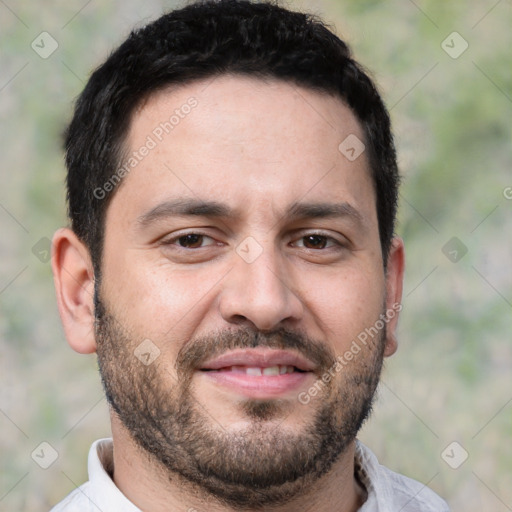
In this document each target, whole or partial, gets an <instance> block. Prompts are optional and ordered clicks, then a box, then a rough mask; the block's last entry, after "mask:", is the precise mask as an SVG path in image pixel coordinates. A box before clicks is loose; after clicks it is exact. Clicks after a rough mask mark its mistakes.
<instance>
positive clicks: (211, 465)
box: [95, 296, 385, 510]
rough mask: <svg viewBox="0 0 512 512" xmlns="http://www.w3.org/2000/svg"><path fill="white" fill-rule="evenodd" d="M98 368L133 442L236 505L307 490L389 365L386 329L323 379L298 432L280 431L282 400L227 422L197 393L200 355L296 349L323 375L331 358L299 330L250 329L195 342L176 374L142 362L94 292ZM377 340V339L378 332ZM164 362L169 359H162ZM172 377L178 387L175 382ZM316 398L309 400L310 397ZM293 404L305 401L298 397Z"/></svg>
mask: <svg viewBox="0 0 512 512" xmlns="http://www.w3.org/2000/svg"><path fill="white" fill-rule="evenodd" d="M95 315H96V323H95V335H96V341H97V354H98V365H99V370H100V374H101V379H102V383H103V387H104V390H105V393H106V398H107V401H108V403H109V405H110V407H111V408H112V409H113V411H114V412H115V414H117V416H118V417H119V419H120V420H121V422H122V424H123V425H124V427H125V428H126V430H127V431H128V432H129V434H130V435H131V437H132V438H133V440H134V441H135V443H136V444H137V445H138V446H139V447H140V448H141V449H142V451H143V452H145V453H147V454H148V455H149V457H150V458H151V460H152V461H153V462H156V466H157V468H158V469H159V470H160V471H163V472H164V474H166V475H167V477H169V478H170V479H175V477H176V476H178V478H179V479H180V480H182V481H184V482H186V483H187V484H191V485H192V487H194V488H195V491H196V492H197V493H200V494H201V493H202V494H203V495H204V497H205V498H210V499H211V497H214V498H216V499H217V500H218V501H219V502H221V503H223V504H225V505H227V506H230V507H233V508H235V509H240V510H243V509H258V508H262V507H265V508H266V509H268V508H269V507H272V506H277V505H282V504H284V503H287V502H289V501H290V500H292V499H294V498H297V497H299V496H301V495H303V494H306V493H307V492H308V490H310V489H311V486H312V485H313V484H315V483H317V482H318V480H319V479H320V478H321V477H322V476H323V475H325V474H326V473H327V472H328V471H329V470H330V469H331V468H332V466H333V464H334V463H335V462H336V461H337V460H338V459H339V457H340V456H341V455H342V454H343V453H344V452H345V451H346V450H347V448H348V447H349V445H350V444H351V443H352V442H353V441H354V439H355V437H356V435H357V432H358V431H359V430H360V428H361V426H362V424H363V423H364V421H365V420H366V419H367V417H368V416H369V415H370V413H371V408H372V403H373V399H374V395H375V390H376V388H377V385H378V382H379V378H380V373H381V369H382V362H383V351H384V340H385V328H384V329H383V330H382V331H381V332H380V334H379V336H378V337H376V339H375V340H374V342H373V347H372V348H371V350H370V351H369V353H368V355H367V356H365V358H360V359H359V360H358V359H357V357H356V358H355V359H354V360H353V361H351V363H350V364H349V365H347V366H345V367H343V369H342V370H341V371H340V372H339V374H337V375H336V378H333V379H332V380H330V382H329V383H326V384H325V383H323V382H322V385H323V389H322V392H321V393H322V396H321V399H319V400H315V404H316V410H315V412H314V414H313V416H312V419H311V420H310V421H309V422H308V423H306V424H304V427H303V428H302V429H301V430H300V431H298V432H297V431H296V430H295V431H293V432H292V431H291V430H290V429H289V428H281V427H280V425H279V424H280V422H284V421H285V420H286V417H283V414H282V407H281V405H280V403H279V401H276V400H268V401H261V400H258V401H256V400H247V401H245V402H243V403H242V404H241V408H242V412H243V413H244V414H245V415H246V417H247V419H248V420H251V421H248V423H249V426H247V427H246V428H244V429H243V430H240V429H238V430H236V431H235V430H230V429H227V428H223V427H222V426H221V425H220V424H219V423H218V422H217V421H216V420H215V419H214V418H213V417H212V416H211V415H209V414H208V413H207V412H206V410H205V408H204V407H203V406H202V405H201V404H200V402H199V401H198V399H197V398H196V397H195V396H194V394H193V386H191V380H192V375H193V369H194V368H196V369H197V368H198V367H199V364H198V363H199V360H202V361H204V360H205V359H206V358H207V357H208V356H212V355H217V354H220V353H222V352H224V351H226V350H229V349H232V348H243V347H246V348H248V347H255V346H268V347H270V348H281V349H292V348H293V349H296V350H299V352H301V353H303V354H304V355H306V356H307V357H309V358H310V359H313V360H314V361H315V362H316V363H317V365H318V368H319V372H321V374H325V373H326V372H327V371H328V370H329V368H332V367H333V363H334V361H335V355H334V354H333V353H331V352H330V351H329V350H328V349H326V348H325V346H324V345H323V344H321V343H319V342H316V341H314V340H311V339H309V338H307V337H305V336H304V335H303V334H301V333H296V332H289V331H285V330H279V331H276V332H275V333H273V334H272V335H267V334H265V335H263V334H262V333H258V332H254V331H251V330H246V329H238V330H236V331H226V332H221V333H215V334H214V335H211V336H209V337H207V338H201V339H198V340H190V341H189V342H188V343H186V344H185V345H184V346H183V348H182V349H181V351H180V353H179V355H178V358H177V361H176V374H173V375H170V374H169V375H165V372H169V369H168V368H169V366H172V364H168V366H167V368H166V367H165V366H164V362H162V361H161V359H160V360H159V359H157V360H156V361H155V362H153V363H152V364H151V365H148V366H146V365H144V364H142V363H141V361H140V360H139V359H138V358H137V357H136V356H135V355H134V349H135V348H136V347H137V345H138V344H139V343H140V341H141V339H138V338H137V339H135V336H133V335H132V336H130V334H128V333H129V331H128V329H126V328H125V327H124V326H123V325H122V324H121V323H120V322H119V320H118V319H116V318H115V317H114V316H113V315H112V314H111V313H109V312H108V311H107V309H106V308H105V304H104V303H103V302H102V301H101V300H100V297H99V296H97V297H96V308H95ZM377 338H378V339H377ZM162 359H163V358H162ZM169 376H171V377H172V379H173V382H174V383H175V385H174V386H173V387H172V388H171V389H170V386H169V384H168V382H169V380H170V379H169ZM312 403H313V402H312ZM296 407H305V406H304V405H301V404H300V403H299V401H298V400H297V405H296Z"/></svg>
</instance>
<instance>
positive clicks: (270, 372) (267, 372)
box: [263, 366, 279, 375]
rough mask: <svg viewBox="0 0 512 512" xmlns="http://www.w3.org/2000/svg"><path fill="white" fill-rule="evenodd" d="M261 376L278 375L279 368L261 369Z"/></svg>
mask: <svg viewBox="0 0 512 512" xmlns="http://www.w3.org/2000/svg"><path fill="white" fill-rule="evenodd" d="M263 375H279V366H269V367H268V368H263Z"/></svg>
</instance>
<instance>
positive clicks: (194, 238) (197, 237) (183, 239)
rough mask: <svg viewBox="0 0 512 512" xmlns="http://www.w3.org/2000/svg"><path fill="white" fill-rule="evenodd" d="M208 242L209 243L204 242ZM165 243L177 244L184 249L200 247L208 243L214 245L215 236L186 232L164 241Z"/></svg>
mask: <svg viewBox="0 0 512 512" xmlns="http://www.w3.org/2000/svg"><path fill="white" fill-rule="evenodd" d="M204 242H208V243H204ZM162 243H163V244H164V245H177V246H179V247H181V248H183V249H200V248H201V247H205V246H208V245H213V244H214V243H215V241H214V240H213V238H211V237H209V236H207V235H203V234H202V233H185V234H182V235H179V236H175V237H173V238H169V239H167V240H165V241H163V242H162Z"/></svg>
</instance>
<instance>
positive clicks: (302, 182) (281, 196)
mask: <svg viewBox="0 0 512 512" xmlns="http://www.w3.org/2000/svg"><path fill="white" fill-rule="evenodd" d="M347 140H348V141H350V142H351V143H352V145H353V141H356V144H359V145H360V146H357V147H356V148H355V149H356V150H359V149H360V147H363V142H362V141H363V140H364V135H363V131H362V128H361V126H360V123H359V122H358V120H357V119H356V118H355V116H354V114H353V113H352V111H351V110H350V109H349V108H348V107H347V106H346V105H345V104H344V103H343V102H342V101H341V99H339V98H337V97H334V96H332V95H328V94H326V93H321V92H316V91H312V90H309V89H305V88H302V87H299V86H297V85H294V84H292V83H288V82H283V81H279V80H261V79H257V78H252V77H244V76H236V75H235V76H230V75H222V76H218V77H215V78H212V79H210V80H207V81H198V82H192V83H191V84H187V85H185V86H181V87H179V88H169V89H166V90H162V91H160V92H158V93H156V94H154V95H152V96H150V97H149V98H148V99H147V101H145V102H144V103H143V104H142V105H141V106H140V107H139V108H138V109H137V110H136V111H135V112H134V115H133V116H132V121H131V125H130V130H129V133H128V136H127V140H126V144H125V146H126V149H127V151H126V157H125V161H124V163H125V164H127V163H128V164H127V165H125V166H124V167H125V170H126V172H125V173H123V174H124V177H123V180H122V186H121V187H119V190H118V191H117V193H116V194H115V195H114V198H113V201H112V203H113V204H115V203H117V204H119V203H121V202H122V203H123V205H124V208H125V209H126V208H131V209H133V210H134V213H135V211H139V212H140V211H141V210H143V209H147V208H149V207H151V206H156V205H158V203H159V202H161V201H163V200H168V199H173V198H174V199H175V198H178V197H180V196H183V195H186V196H187V197H194V196H195V197H196V198H201V199H206V198H209V199H211V198H214V199H216V200H219V201H223V202H231V203H232V206H233V207H234V208H236V207H245V208H246V209H250V207H251V206H252V205H255V206H256V205H257V206H262V205H264V204H267V205H268V207H269V210H268V211H269V212H270V211H282V210H283V208H284V206H285V205H287V204H291V203H296V202H297V200H298V199H300V198H305V199H307V200H309V201H314V200H318V199H325V200H329V201H344V202H348V203H350V204H353V203H355V204H354V206H356V205H357V204H358V203H361V204H360V205H359V206H360V207H361V208H362V207H365V208H369V209H370V210H371V209H372V208H373V207H374V197H373V185H372V182H371V179H370V173H369V169H368V162H367V159H366V155H365V153H364V152H363V153H362V154H361V155H360V157H359V158H357V159H355V160H352V159H350V158H347V154H346V153H344V152H343V150H344V149H346V148H345V145H346V143H345V142H344V141H347ZM340 144H341V146H340ZM349 145H350V144H349ZM349 149H350V148H349ZM348 156H351V155H350V153H349V154H348ZM369 213H370V214H371V215H373V213H374V212H373V213H372V212H369ZM269 214H270V213H269ZM371 215H370V216H371Z"/></svg>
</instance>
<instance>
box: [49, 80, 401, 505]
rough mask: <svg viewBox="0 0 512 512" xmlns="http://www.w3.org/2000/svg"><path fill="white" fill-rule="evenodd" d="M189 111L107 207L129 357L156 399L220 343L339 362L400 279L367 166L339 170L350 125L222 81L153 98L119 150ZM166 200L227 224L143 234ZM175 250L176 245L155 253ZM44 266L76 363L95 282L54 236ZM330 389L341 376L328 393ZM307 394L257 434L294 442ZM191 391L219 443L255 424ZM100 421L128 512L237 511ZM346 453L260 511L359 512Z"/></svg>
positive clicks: (264, 91) (227, 397) (310, 412)
mask: <svg viewBox="0 0 512 512" xmlns="http://www.w3.org/2000/svg"><path fill="white" fill-rule="evenodd" d="M191 97H194V98H196V99H197V101H198V105H197V107H196V108H194V109H193V110H192V111H191V113H190V114H189V115H187V116H185V117H184V118H183V119H181V120H180V122H179V124H177V125H176V126H175V127H174V129H173V130H172V133H170V134H168V135H165V136H164V138H163V140H162V141H161V142H159V143H158V144H157V146H156V147H155V148H154V149H152V150H151V151H150V152H149V154H148V155H147V156H146V157H145V158H144V159H143V160H142V161H141V162H140V163H138V165H137V166H136V167H135V168H134V169H133V170H132V171H131V172H130V174H129V175H127V176H126V177H125V178H123V181H122V184H121V186H119V188H118V190H117V191H116V193H115V195H114V197H113V199H112V201H111V203H110V205H109V207H108V210H107V215H106V224H105V226H106V227H105V246H104V252H103V260H102V282H101V297H102V299H103V300H104V302H105V303H107V304H108V308H109V311H110V313H111V314H112V315H114V316H115V318H116V319H117V320H118V321H119V323H120V324H122V325H123V327H124V329H125V331H126V332H127V333H129V334H130V339H132V340H133V342H134V343H135V344H134V347H136V346H137V345H138V343H140V341H142V340H144V339H150V340H152V342H153V343H154V344H155V345H156V346H158V348H159V350H160V355H159V357H158V359H157V361H158V365H159V366H158V367H159V368H164V367H165V368H167V371H166V372H162V373H161V375H162V379H164V380H163V381H162V385H163V386H168V387H169V389H172V387H173V385H174V384H175V382H176V380H177V378H178V374H177V371H176V368H175V364H176V360H177V358H178V355H179V353H180V350H182V349H183V348H184V347H185V348H186V346H187V343H189V342H190V340H197V339H199V338H201V337H207V336H212V333H214V332H218V331H225V330H229V329H235V330H236V328H240V327H243V328H247V329H250V330H253V331H260V332H270V331H272V330H275V329H279V328H287V329H290V330H292V331H296V332H298V331H300V332H303V333H305V334H306V335H307V337H308V339H312V340H317V341H318V342H319V343H321V344H322V345H323V346H324V347H325V348H326V349H327V350H328V351H329V352H330V353H332V354H334V355H336V356H338V355H342V354H344V353H345V351H347V350H348V349H349V348H350V346H351V343H352V341H353V340H354V339H356V338H357V336H358V334H359V333H361V332H362V331H364V329H365V328H367V327H369V326H372V325H373V324H375V322H376V320H377V319H378V318H379V315H380V314H381V313H382V311H383V304H385V306H384V308H385V309H391V308H392V307H393V305H396V304H397V303H399V302H400V300H401V295H402V281H403V272H404V249H403V242H402V241H401V240H400V239H399V238H395V239H394V240H393V244H392V249H391V252H390V255H389V258H388V262H387V272H385V271H384V265H383V259H382V253H381V246H380V241H379V231H378V222H377V213H376V206H375V192H374V187H373V184H372V181H371V178H370V173H369V168H368V162H367V160H366V155H365V153H364V152H363V154H362V155H361V156H360V157H359V158H357V159H356V160H355V161H353V162H350V161H349V160H348V159H347V158H345V157H344V156H343V155H342V154H341V153H340V151H339V150H338V146H339V144H340V143H341V142H342V141H343V140H344V139H345V138H346V137H347V136H348V135H350V134H355V135H356V136H357V137H358V138H359V139H361V140H363V139H364V137H363V132H362V129H361V127H360V125H359V123H358V121H357V120H356V118H355V117H354V115H353V114H352V112H351V111H350V109H348V108H347V107H346V106H345V105H344V104H343V103H342V102H341V101H340V100H339V99H338V98H334V97H331V96H328V95H326V94H321V93H318V92H314V91H310V90H307V89H303V88H300V87H296V86H293V85H291V84H288V83H284V82H280V81H265V82H263V81H261V80H258V79H253V78H247V77H240V76H221V77H217V78H216V79H215V80H213V81H211V80H210V81H207V82H194V83H192V84H188V85H186V86H184V87H181V88H179V89H173V90H166V91H162V92H160V93H158V94H156V95H153V96H151V97H150V98H149V99H148V100H147V101H146V102H145V103H144V104H143V105H141V107H140V108H139V109H138V110H137V112H136V113H135V114H134V116H133V118H132V122H131V129H130V132H129V135H128V139H127V141H126V145H127V147H128V148H129V149H130V150H131V151H133V150H136V149H138V148H140V147H141V146H142V145H144V143H145V141H146V140H147V136H148V135H150V134H151V133H152V132H153V130H154V129H155V127H156V126H158V125H159V124H160V123H161V122H163V121H165V120H167V119H168V118H169V117H170V115H172V113H173V112H174V111H175V109H176V108H180V106H181V105H183V104H185V103H186V102H187V100H188V99H189V98H191ZM276 112H279V115H276ZM177 198H181V199H182V198H192V199H204V200H215V201H218V202H221V203H225V204H227V205H228V206H230V207H231V208H233V209H234V210H238V211H237V215H235V216H230V217H225V218H214V217H204V216H201V217H197V216H194V217H191V216H189V217H172V216H167V217H161V218H159V219H158V220H156V221H153V222H147V223H145V224H141V222H140V219H141V217H142V216H144V215H145V214H147V213H148V212H150V211H151V210H152V209H154V208H155V207H156V206H158V205H159V204H161V203H163V202H165V201H170V200H173V199H177ZM294 202H308V203H325V202H329V203H337V204H339V203H348V204H349V205H351V206H352V207H353V208H354V209H355V210H356V211H357V212H358V214H357V219H356V216H354V215H345V216H343V217H340V218H298V219H291V218H288V217H287V216H286V215H284V212H285V211H286V209H287V208H288V207H289V206H290V205H291V204H292V203H294ZM187 233H200V234H204V235H206V238H204V239H202V242H199V243H198V244H197V246H196V247H195V248H187V249H185V248H182V247H180V246H179V242H178V240H177V239H176V238H177V237H178V236H183V235H184V234H187ZM315 233H316V234H321V235H324V236H327V237H332V239H327V240H328V242H327V246H326V247H325V248H322V247H320V248H316V247H311V246H310V245H309V244H307V243H306V242H308V240H306V239H304V238H303V237H305V236H307V235H311V234H315ZM173 237H174V240H173V243H171V244H163V243H162V242H163V241H165V242H168V241H169V240H170V239H172V238H173ZM208 237H209V238H208ZM247 237H252V238H253V239H254V240H255V241H256V242H257V245H254V244H253V242H252V241H251V243H252V244H253V245H250V246H249V251H252V252H251V255H256V254H259V255H258V256H257V257H256V258H255V259H254V261H252V262H251V263H248V262H247V261H246V260H244V259H243V258H242V257H241V256H240V254H241V253H240V252H237V250H236V249H237V247H238V249H240V248H247V245H244V244H245V243H246V242H247ZM327 240H324V241H327ZM335 240H336V241H338V242H339V243H340V244H341V245H338V244H337V243H336V242H335ZM201 244H202V245H201ZM254 251H256V252H254ZM52 266H53V271H54V276H55V285H56V290H57V299H58V304H59V310H60V314H61V318H62V321H63V325H64V329H65V333H66V337H67V339H68V341H69V344H70V345H71V347H72V348H73V349H74V350H76V351H77V352H80V353H93V352H95V351H96V349H97V339H96V337H95V333H94V304H93V293H94V273H93V270H92V264H91V261H90V255H89V252H88V250H87V248H86V247H85V246H84V245H83V244H82V242H81V241H80V240H78V239H77V237H76V236H75V235H74V233H73V232H72V231H70V230H69V229H67V228H64V229H61V230H59V231H57V232H56V234H55V236H54V239H53V253H52ZM397 321H398V314H397V315H395V316H394V318H393V319H391V320H390V321H389V322H388V323H387V326H386V334H385V337H384V339H383V340H382V343H384V347H383V355H384V356H386V357H387V356H390V355H392V354H393V353H394V352H395V350H396V348H397V342H396V337H395V331H396V325H397ZM135 341H136V342H135ZM377 350H379V347H378V346H377V344H375V343H374V344H369V346H368V347H367V348H365V350H362V351H361V353H360V354H358V356H357V358H356V359H355V361H354V364H353V365H352V366H351V368H352V371H353V372H356V371H357V370H358V368H363V367H364V365H365V364H370V361H373V360H374V359H375V357H376V356H375V351H377ZM356 361H357V362H356ZM358 365H361V366H358ZM342 379H343V375H342V372H340V373H339V374H337V375H336V376H335V377H334V383H337V384H338V385H340V383H342V382H343V380H342ZM314 381H315V380H314V376H311V378H310V379H306V381H305V382H304V383H303V385H302V386H301V387H300V389H294V390H293V392H286V393H284V394H283V395H282V396H280V398H281V402H280V403H279V407H278V408H277V409H276V411H275V414H273V415H272V417H271V418H270V419H269V421H270V422H274V424H276V425H277V424H279V428H281V429H283V432H286V433H289V434H293V435H299V434H301V432H302V431H303V429H304V428H305V426H306V425H307V424H308V423H310V422H311V421H312V419H313V418H314V416H315V412H316V411H317V410H318V408H319V402H320V401H321V400H322V399H325V398H326V397H325V396H323V395H322V394H320V396H319V397H316V399H313V400H311V402H310V403H309V404H307V405H303V404H301V403H300V402H299V401H298V400H297V393H298V392H299V391H305V390H307V389H308V388H309V387H310V386H311V384H313V383H314ZM333 385H334V384H333ZM191 393H192V397H193V399H194V400H195V401H196V402H197V403H198V404H199V405H200V406H201V407H202V408H204V410H205V411H206V412H207V414H208V416H209V417H210V418H211V422H212V424H214V423H215V422H216V423H218V424H220V425H221V426H222V427H223V428H225V429H227V431H230V432H236V431H243V429H246V428H248V427H250V426H251V425H252V424H253V423H254V421H256V420H255V419H254V418H253V417H251V416H250V415H249V414H248V413H247V410H246V409H244V408H243V407H241V401H242V399H243V398H244V397H243V396H242V395H243V393H240V391H239V390H238V389H229V388H228V387H225V386H220V385H218V384H216V383H214V382H212V381H211V379H208V378H205V375H204V373H201V372H195V373H194V374H193V376H192V377H191ZM111 422H112V434H113V439H114V464H115V473H114V480H115V483H116V485H117V486H118V487H119V488H120V489H121V491H122V492H123V493H124V494H125V495H126V496H127V497H128V498H129V499H130V500H131V501H132V502H133V503H135V504H136V505H137V506H138V507H139V508H141V509H142V510H152V511H155V512H159V511H163V510H169V509H172V510H176V511H187V510H190V509H191V507H193V508H196V509H197V510H198V511H201V510H206V509H208V510H212V511H228V510H235V508H230V507H228V506H227V505H224V504H222V503H219V502H217V501H215V500H210V501H209V502H208V503H207V505H205V500H207V497H206V496H204V495H201V493H200V492H198V490H197V489H196V488H193V487H191V486H190V485H185V484H184V482H183V481H181V480H180V479H179V478H177V477H176V478H170V479H169V475H168V474H166V473H165V472H164V471H162V467H161V466H160V465H159V464H158V462H157V461H155V460H153V459H151V458H148V456H147V454H146V453H144V452H143V451H142V450H141V449H140V447H139V446H138V445H137V443H136V442H135V441H134V439H133V438H132V437H131V436H130V434H129V432H128V431H127V429H126V427H125V426H124V425H123V423H122V422H121V421H120V420H119V418H118V417H117V415H116V413H115V412H113V411H112V412H111ZM354 447H355V442H354V441H353V442H351V443H350V444H349V446H348V447H347V449H346V450H345V451H344V452H343V453H342V454H341V455H340V457H339V458H338V460H337V461H336V462H335V464H334V465H333V466H332V467H331V469H330V470H329V471H328V472H327V473H326V474H325V475H323V476H322V477H321V478H320V480H318V481H317V482H316V483H315V485H312V486H310V487H309V488H308V489H307V492H303V493H302V494H301V496H300V500H299V499H298V500H296V501H292V502H289V503H288V504H282V505H280V506H279V507H276V508H272V510H279V511H288V510H290V511H291V510H293V511H299V512H305V511H309V510H315V511H317V512H322V511H327V510H329V511H330V510H339V511H342V512H351V511H355V510H357V509H358V508H359V506H360V505H361V502H362V497H361V491H360V489H359V487H358V485H357V482H356V481H355V479H354V476H353V475H354V464H353V459H354ZM267 509H268V510H270V508H268V507H267V508H266V510H267Z"/></svg>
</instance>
